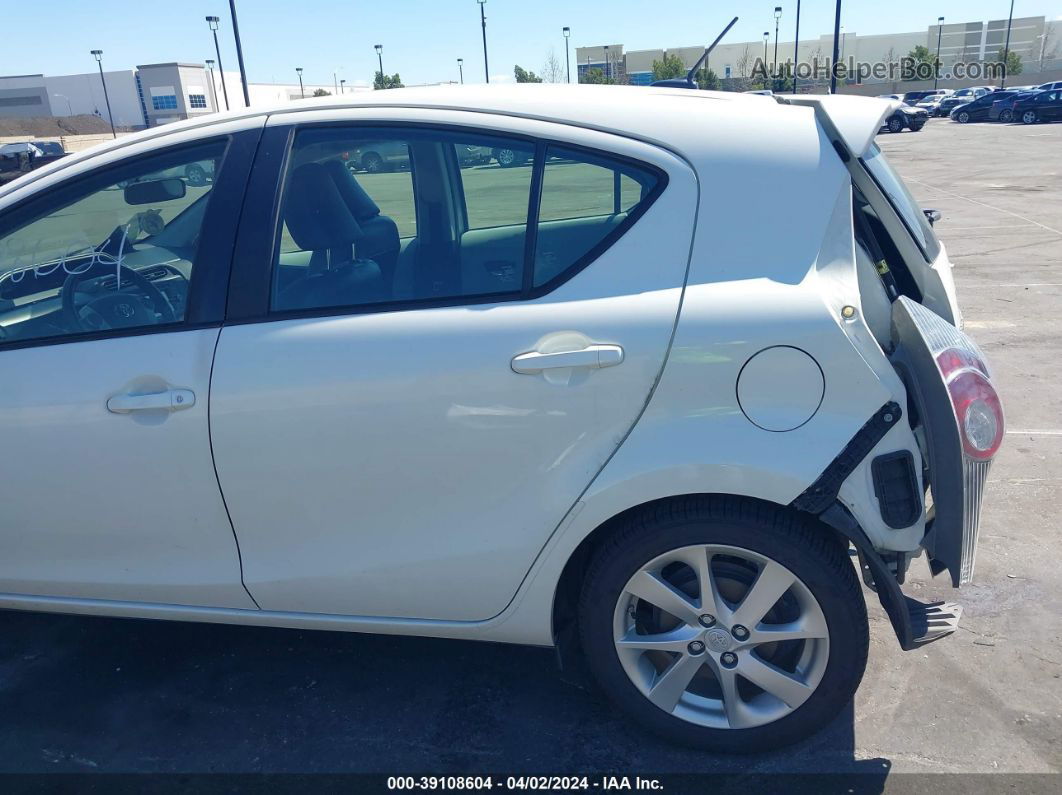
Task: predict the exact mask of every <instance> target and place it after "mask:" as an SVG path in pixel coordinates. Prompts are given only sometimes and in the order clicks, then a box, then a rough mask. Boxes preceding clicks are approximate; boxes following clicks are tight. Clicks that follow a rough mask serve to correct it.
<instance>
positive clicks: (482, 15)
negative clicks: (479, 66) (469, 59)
mask: <svg viewBox="0 0 1062 795" xmlns="http://www.w3.org/2000/svg"><path fill="white" fill-rule="evenodd" d="M476 2H477V3H479V22H480V24H481V25H482V26H483V76H484V77H486V78H487V82H488V83H489V82H490V69H489V68H488V67H487V14H486V12H485V11H484V10H483V6H484V5H486V3H487V0H476Z"/></svg>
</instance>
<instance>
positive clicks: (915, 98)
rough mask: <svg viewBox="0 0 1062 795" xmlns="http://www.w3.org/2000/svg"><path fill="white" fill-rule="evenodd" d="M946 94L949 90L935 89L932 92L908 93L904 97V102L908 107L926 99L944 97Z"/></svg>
mask: <svg viewBox="0 0 1062 795" xmlns="http://www.w3.org/2000/svg"><path fill="white" fill-rule="evenodd" d="M946 93H947V89H943V88H937V89H933V90H932V91H908V92H907V93H906V94H904V95H903V101H904V102H906V103H907V104H908V105H915V104H917V103H919V102H921V101H922V100H923V99H925V98H926V97H932V96H944V95H945V94H946Z"/></svg>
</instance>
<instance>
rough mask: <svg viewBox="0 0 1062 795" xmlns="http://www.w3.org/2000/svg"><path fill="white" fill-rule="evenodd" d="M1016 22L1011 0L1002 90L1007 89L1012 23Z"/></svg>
mask: <svg viewBox="0 0 1062 795" xmlns="http://www.w3.org/2000/svg"><path fill="white" fill-rule="evenodd" d="M1013 20H1014V0H1010V13H1009V14H1008V15H1007V43H1006V44H1004V45H1003V79H1002V80H1001V81H1000V82H999V87H1000V88H1006V87H1007V61H1009V60H1010V23H1011V22H1012V21H1013Z"/></svg>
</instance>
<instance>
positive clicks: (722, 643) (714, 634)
mask: <svg viewBox="0 0 1062 795" xmlns="http://www.w3.org/2000/svg"><path fill="white" fill-rule="evenodd" d="M704 645H706V646H707V647H708V648H709V649H711V650H712V651H716V652H724V651H730V647H731V646H732V645H733V640H731V638H730V633H729V632H727V631H726V630H725V629H719V628H718V627H717V628H716V629H710V630H708V631H707V632H706V633H704Z"/></svg>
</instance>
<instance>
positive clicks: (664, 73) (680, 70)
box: [653, 53, 687, 83]
mask: <svg viewBox="0 0 1062 795" xmlns="http://www.w3.org/2000/svg"><path fill="white" fill-rule="evenodd" d="M686 71H687V70H686V64H684V63H682V59H681V58H679V57H678V56H677V55H671V54H670V53H667V54H665V55H664V58H663V60H660V61H653V82H654V83H655V82H656V81H657V80H670V79H671V78H673V77H685V76H686Z"/></svg>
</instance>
